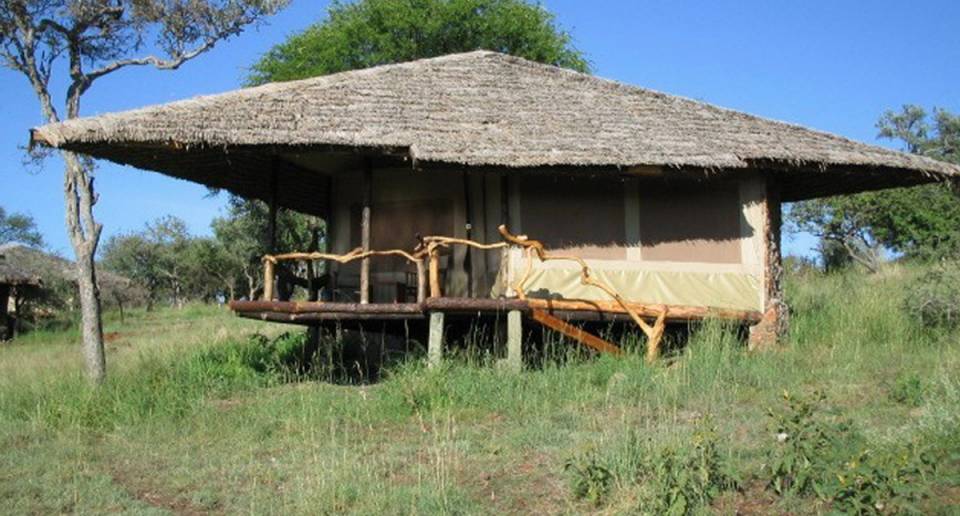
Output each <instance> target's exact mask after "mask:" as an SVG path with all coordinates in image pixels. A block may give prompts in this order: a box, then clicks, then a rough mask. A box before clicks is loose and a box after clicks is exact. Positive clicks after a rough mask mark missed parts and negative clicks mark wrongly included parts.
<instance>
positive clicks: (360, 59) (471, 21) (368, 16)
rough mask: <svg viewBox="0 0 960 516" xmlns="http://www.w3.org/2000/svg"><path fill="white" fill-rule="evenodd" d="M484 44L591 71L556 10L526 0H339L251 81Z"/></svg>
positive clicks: (257, 67)
mask: <svg viewBox="0 0 960 516" xmlns="http://www.w3.org/2000/svg"><path fill="white" fill-rule="evenodd" d="M477 49H486V50H496V51H499V52H503V53H506V54H512V55H516V56H519V57H524V58H527V59H530V60H532V61H538V62H542V63H549V64H553V65H557V66H561V67H564V68H570V69H573V70H578V71H582V72H586V71H589V63H588V62H587V60H586V58H585V57H584V56H583V53H581V52H580V51H579V50H577V49H576V48H575V47H574V46H573V45H572V38H571V36H570V34H569V33H567V32H566V31H564V30H562V29H561V28H559V27H558V26H557V24H556V21H555V19H554V16H553V14H551V13H550V12H549V11H547V10H546V9H544V8H543V7H542V6H541V5H539V4H531V3H529V2H527V1H526V0H360V1H358V2H342V1H339V0H335V1H334V2H332V3H331V5H330V6H329V7H328V9H327V17H326V19H324V20H323V21H321V22H319V23H317V24H315V25H313V26H311V27H310V28H308V29H307V30H305V31H304V32H302V33H300V34H296V35H293V36H291V37H290V38H289V39H288V40H287V41H285V42H284V43H281V44H280V45H277V46H275V47H273V49H271V50H270V51H269V52H267V54H266V55H264V56H263V57H262V58H261V59H260V61H258V62H257V63H256V64H254V65H253V69H252V73H251V74H250V77H249V79H248V82H249V83H250V84H263V83H266V82H273V81H289V80H294V79H304V78H308V77H315V76H318V75H326V74H331V73H336V72H342V71H345V70H354V69H358V68H368V67H371V66H377V65H382V64H389V63H398V62H403V61H412V60H415V59H422V58H427V57H436V56H441V55H444V54H452V53H457V52H466V51H471V50H477Z"/></svg>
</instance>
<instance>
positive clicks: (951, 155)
mask: <svg viewBox="0 0 960 516" xmlns="http://www.w3.org/2000/svg"><path fill="white" fill-rule="evenodd" d="M877 129H878V130H879V136H880V137H881V138H887V139H892V140H897V141H900V142H901V143H902V145H903V150H905V151H906V152H910V153H914V154H922V155H924V156H928V157H931V158H935V159H940V160H943V161H949V162H952V163H960V116H958V115H954V114H952V113H950V112H948V111H945V110H942V109H935V110H934V111H933V113H932V114H928V113H927V112H926V111H925V110H924V109H923V108H920V107H918V106H912V105H908V106H904V107H903V108H902V109H901V110H900V111H899V112H894V111H888V112H886V113H885V114H884V115H883V116H882V117H881V118H880V121H879V122H878V123H877ZM787 220H788V223H789V227H790V228H791V229H792V230H793V231H807V232H809V233H812V234H813V235H815V236H817V237H819V238H820V252H821V257H822V258H823V259H824V263H825V265H828V266H829V265H838V264H842V263H843V262H845V261H846V262H849V261H854V262H857V263H860V264H862V265H864V266H866V267H867V268H868V269H870V270H876V268H877V266H878V264H879V257H880V256H881V253H880V251H881V250H883V249H889V250H892V251H894V252H897V253H900V254H902V255H904V256H907V257H910V258H940V257H944V256H947V255H950V254H953V253H956V252H957V250H958V249H960V195H958V190H957V185H951V184H945V183H938V184H930V185H923V186H916V187H912V188H897V189H893V190H885V191H879V192H866V193H862V194H857V195H850V196H838V197H830V198H826V199H814V200H810V201H804V202H801V203H797V204H795V205H793V206H792V207H791V208H790V210H789V212H788V215H787Z"/></svg>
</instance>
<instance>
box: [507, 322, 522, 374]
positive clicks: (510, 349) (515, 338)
mask: <svg viewBox="0 0 960 516" xmlns="http://www.w3.org/2000/svg"><path fill="white" fill-rule="evenodd" d="M507 367H508V368H509V369H510V370H512V371H521V370H522V369H523V317H522V314H521V313H520V311H519V310H510V311H509V312H507Z"/></svg>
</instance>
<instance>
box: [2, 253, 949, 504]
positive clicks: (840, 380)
mask: <svg viewBox="0 0 960 516" xmlns="http://www.w3.org/2000/svg"><path fill="white" fill-rule="evenodd" d="M918 273H919V271H917V270H915V269H913V268H892V269H890V270H887V271H884V272H883V273H882V274H879V275H875V276H864V275H860V274H856V273H849V274H842V275H831V276H821V275H807V276H803V277H795V278H790V281H789V282H788V296H789V301H790V304H791V306H792V308H793V311H794V313H793V316H792V319H791V325H790V334H789V336H788V338H787V341H786V342H785V343H784V345H783V347H782V348H781V349H778V350H774V351H770V352H766V353H761V354H751V353H748V352H747V351H746V350H745V349H744V347H743V345H742V343H741V342H739V341H738V340H737V338H736V337H735V335H734V332H732V331H731V330H730V329H729V328H724V327H723V326H722V325H720V324H715V323H711V324H706V325H704V326H703V327H701V328H699V329H698V330H697V331H695V332H694V334H693V335H692V336H691V338H690V342H689V343H688V344H687V346H686V347H685V348H684V349H683V350H682V351H681V352H680V353H678V354H677V355H676V356H674V357H670V358H668V359H667V360H664V361H662V362H661V363H659V364H657V365H655V366H648V365H646V364H644V362H643V357H642V354H640V353H631V354H628V355H627V356H626V357H623V358H612V357H596V358H589V357H586V356H585V355H584V354H583V353H580V352H579V351H569V350H575V349H576V348H575V347H574V345H572V344H570V343H566V342H563V341H559V340H558V341H557V342H555V343H554V345H553V348H554V349H555V350H557V351H556V352H555V353H554V357H552V358H551V359H549V360H546V361H545V362H544V364H543V366H542V367H538V368H536V369H533V370H528V371H526V372H524V373H522V374H511V373H509V372H507V371H504V370H502V369H500V368H497V367H495V366H494V365H493V364H491V362H492V360H490V359H489V357H487V358H484V356H483V355H482V354H479V353H462V354H460V355H458V357H457V358H454V359H451V360H448V361H447V362H446V363H445V364H444V365H443V366H442V367H439V368H436V369H431V370H428V369H426V368H425V367H424V365H423V364H422V362H421V361H420V360H419V359H415V360H409V361H407V362H404V363H400V364H397V365H395V366H391V368H390V369H388V371H387V372H386V374H385V375H384V377H383V379H382V381H380V382H379V383H376V384H371V385H342V384H340V382H330V381H326V380H330V379H333V380H337V379H342V378H343V375H342V374H341V373H342V372H338V371H337V370H336V369H333V368H330V367H326V366H328V365H329V364H327V363H325V361H324V360H320V361H319V362H318V363H317V364H315V367H314V368H313V370H312V372H311V373H309V374H307V375H303V374H301V372H300V371H299V370H298V369H297V367H296V365H295V360H293V359H294V358H295V357H296V356H297V353H298V348H297V346H298V344H299V342H300V336H299V335H298V334H295V333H294V334H291V335H283V334H281V332H283V331H288V330H289V329H290V328H289V327H281V326H279V325H269V324H265V323H257V322H252V321H244V320H240V319H237V318H235V317H233V316H231V315H230V314H229V313H228V312H227V311H226V310H225V309H222V308H214V307H204V306H191V307H188V308H186V309H184V310H180V311H178V310H162V311H157V312H153V313H147V312H143V311H132V312H131V313H128V314H127V318H126V320H125V322H123V323H122V324H121V323H120V321H119V320H117V319H115V318H114V316H113V315H111V316H110V317H109V318H108V320H107V325H106V332H107V334H108V335H109V343H108V363H109V369H110V378H109V380H108V382H107V384H106V385H105V386H103V387H102V388H100V389H91V388H89V387H87V386H86V384H85V382H84V381H83V377H82V374H81V369H80V359H79V351H78V349H77V345H76V341H77V334H76V333H75V332H72V331H61V332H35V333H32V334H29V335H26V336H24V337H22V338H20V339H19V340H17V341H16V342H14V343H13V344H11V345H9V346H4V347H0V449H2V450H3V453H0V507H4V509H5V511H4V512H13V513H49V512H81V513H94V512H107V511H109V512H133V513H167V512H188V513H189V512H208V511H209V512H219V513H235V512H244V513H283V514H287V513H306V514H316V513H357V514H370V513H388V514H397V513H428V514H433V513H504V512H506V513H558V512H559V513H564V512H600V513H621V512H633V511H636V510H637V509H638V507H639V506H640V505H641V504H643V503H645V502H644V500H647V499H649V498H650V497H651V496H652V495H655V494H656V493H652V494H651V492H650V490H651V489H654V488H653V487H650V486H651V485H653V484H656V485H657V486H661V487H662V486H667V487H662V488H663V489H667V488H669V486H674V485H678V484H677V482H682V481H683V479H682V478H680V476H682V475H680V476H678V477H677V478H674V476H676V473H675V472H676V471H677V470H676V468H675V467H674V468H673V469H671V468H670V467H666V469H663V468H664V466H663V464H662V463H657V464H648V463H649V462H650V460H646V461H645V462H644V461H642V460H641V459H640V457H660V458H659V459H656V460H661V461H662V460H673V461H674V463H676V464H688V463H690V462H691V461H693V462H696V463H698V464H699V463H702V462H703V461H704V460H705V459H703V457H702V456H701V455H697V454H696V453H693V452H692V451H691V450H697V449H700V448H698V446H700V445H699V444H696V443H699V442H701V441H700V440H699V439H702V437H698V436H703V435H707V434H709V435H711V436H714V437H711V439H715V441H711V443H714V444H715V447H716V452H715V453H714V452H711V453H714V455H711V457H712V458H711V459H710V461H715V462H718V463H723V465H724V467H729V468H730V469H731V470H732V471H734V472H735V473H736V474H737V477H738V478H739V480H740V488H739V491H729V490H727V491H725V492H723V493H721V494H719V495H717V496H711V498H712V499H713V501H712V502H711V503H710V505H709V506H708V507H707V508H706V509H704V508H699V509H697V510H698V511H704V510H707V511H713V512H718V513H733V512H735V511H736V510H741V511H753V512H755V513H767V514H780V513H783V512H785V511H787V510H789V511H791V512H793V513H798V514H803V513H818V512H827V511H829V510H830V505H829V504H828V503H826V502H824V501H822V500H819V499H817V498H816V497H812V496H810V495H789V496H787V497H786V498H780V497H778V496H776V495H775V494H773V493H772V491H770V490H768V489H766V488H765V484H766V481H767V480H768V479H767V478H766V477H765V465H766V464H767V462H768V461H769V452H770V450H771V448H772V447H773V446H775V443H776V439H775V435H774V433H775V432H773V431H772V430H771V428H770V418H769V417H768V416H767V410H768V409H769V408H776V407H779V406H781V405H782V400H781V397H782V395H783V393H784V391H789V392H791V393H796V394H798V395H803V394H805V393H809V392H811V391H813V390H815V389H818V390H820V391H822V392H823V393H824V395H825V396H826V400H827V401H826V402H825V403H824V405H823V408H822V410H823V416H822V417H824V418H826V419H828V420H834V419H840V418H844V419H849V420H851V421H852V422H853V424H854V425H855V426H856V431H857V432H858V433H859V434H862V438H863V440H864V441H865V442H866V443H867V444H868V445H869V446H870V447H871V449H876V450H894V449H897V450H899V448H898V447H899V446H901V445H902V444H903V443H908V442H919V443H923V444H924V445H925V446H928V447H936V448H937V451H938V453H941V455H940V457H942V459H941V461H940V462H941V464H940V466H941V469H940V470H939V471H938V474H937V475H936V476H934V477H931V478H929V479H928V480H929V481H928V482H927V484H928V485H927V486H926V487H928V488H929V491H930V496H929V497H927V498H925V499H924V500H922V501H921V502H920V503H921V509H922V510H923V511H924V512H933V513H937V512H940V513H943V514H950V513H951V511H954V512H956V511H957V510H958V507H960V505H958V504H960V487H958V483H957V480H956V479H957V476H956V474H957V471H958V469H960V463H958V461H957V456H958V451H960V450H958V448H960V445H958V442H960V431H958V428H960V342H958V341H960V336H958V335H957V334H955V333H950V332H945V331H936V330H931V329H925V328H922V327H921V326H920V325H918V324H917V323H915V322H914V321H912V320H911V319H909V317H908V316H907V315H906V314H905V312H904V310H903V309H902V299H903V294H902V292H903V291H904V287H905V286H906V285H908V284H909V283H910V282H911V281H912V280H913V278H914V277H915V276H916V275H917V274H918ZM257 334H261V335H265V337H262V338H251V336H253V335H257ZM474 344H476V343H474ZM568 351H569V352H568ZM704 420H709V425H710V426H711V428H710V431H709V432H707V433H706V434H705V433H704V430H703V426H704V424H705V423H704ZM711 446H713V444H712V445H711ZM710 449H711V450H713V448H710ZM854 451H855V450H850V452H851V453H853V452H854ZM662 457H675V458H672V459H663V458H662ZM588 459H589V460H591V461H593V463H595V465H596V466H597V467H598V468H602V469H605V470H607V471H609V472H610V473H611V476H610V480H609V481H607V483H608V484H609V485H607V486H606V488H605V491H604V494H603V496H602V497H600V498H598V499H587V498H578V497H577V496H575V493H576V491H577V490H576V489H575V488H574V486H575V484H576V480H577V478H576V473H574V471H575V470H576V469H577V468H569V467H568V468H565V465H566V464H568V463H573V464H576V465H578V466H580V469H581V470H583V469H584V467H583V465H584V464H587V463H586V462H584V461H587V460H588ZM684 461H686V462H684ZM697 461H700V462H697ZM711 464H712V462H711ZM658 467H659V468H660V469H651V468H658ZM711 467H712V466H711ZM638 468H639V469H638ZM644 468H646V469H644ZM702 469H703V471H712V470H710V469H709V468H707V467H706V466H705V467H704V468H702ZM683 470H684V468H681V469H680V471H681V472H682V471H683ZM644 471H646V472H647V473H643V472H644ZM650 471H668V472H674V473H669V475H673V476H671V477H670V478H659V477H658V480H660V481H658V482H655V483H652V484H651V483H650V482H646V481H640V480H638V478H641V479H642V478H649V476H648V477H644V475H650V473H649V472H650ZM660 475H661V476H663V475H667V473H660ZM598 478H600V479H601V480H599V482H601V483H602V482H604V481H603V480H602V479H603V478H604V475H602V474H601V475H599V476H598ZM671 479H672V480H671ZM671 482H672V483H671ZM683 485H684V486H686V487H685V489H687V491H685V492H691V493H699V492H700V491H698V489H702V488H705V486H702V485H700V484H689V483H688V484H683ZM707 487H709V486H707ZM797 496H801V497H805V498H797ZM951 507H952V509H951Z"/></svg>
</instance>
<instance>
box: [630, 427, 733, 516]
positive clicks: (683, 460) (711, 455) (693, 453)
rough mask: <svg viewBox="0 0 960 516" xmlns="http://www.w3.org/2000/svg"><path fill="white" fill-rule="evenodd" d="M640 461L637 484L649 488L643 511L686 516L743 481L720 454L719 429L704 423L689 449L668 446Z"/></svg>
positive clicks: (641, 500) (642, 506)
mask: <svg viewBox="0 0 960 516" xmlns="http://www.w3.org/2000/svg"><path fill="white" fill-rule="evenodd" d="M646 457H647V458H645V459H641V460H640V462H639V464H638V469H637V472H636V477H635V479H634V480H635V481H636V482H637V483H639V484H640V485H644V486H646V489H645V490H644V492H643V494H642V495H641V499H640V511H641V512H643V513H645V514H647V513H649V514H670V515H686V514H694V513H695V512H696V511H697V510H698V509H700V508H703V507H706V506H708V505H709V504H710V503H711V502H712V501H713V499H714V498H716V497H717V496H719V495H720V494H721V493H723V492H725V491H731V490H735V489H737V488H738V487H739V485H740V480H739V478H738V477H737V475H736V474H735V473H734V471H733V469H732V468H731V467H730V465H729V464H728V462H727V461H726V460H725V458H724V457H723V455H722V454H721V453H720V449H719V446H718V444H717V435H716V430H715V429H714V428H713V427H712V426H710V424H709V423H708V422H704V421H701V423H700V424H699V425H698V428H697V430H696V431H694V433H693V436H692V439H691V442H690V443H689V445H687V446H668V447H665V448H662V449H660V450H658V451H656V452H655V453H652V454H649V455H647V456H646Z"/></svg>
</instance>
